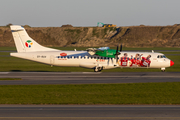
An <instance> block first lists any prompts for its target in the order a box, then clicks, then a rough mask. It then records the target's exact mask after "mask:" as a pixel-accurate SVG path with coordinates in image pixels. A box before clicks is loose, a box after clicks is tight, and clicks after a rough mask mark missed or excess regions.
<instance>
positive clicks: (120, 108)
mask: <svg viewBox="0 0 180 120" xmlns="http://www.w3.org/2000/svg"><path fill="white" fill-rule="evenodd" d="M0 78H22V80H0V85H32V84H89V83H140V82H141V83H145V82H180V73H179V72H132V73H131V72H121V73H119V72H118V73H114V72H113V73H111V72H103V73H101V72H100V73H95V72H0ZM0 119H5V120H34V119H36V120H57V119H61V120H178V119H180V105H0Z"/></svg>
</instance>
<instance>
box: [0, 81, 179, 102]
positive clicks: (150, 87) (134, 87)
mask: <svg viewBox="0 0 180 120" xmlns="http://www.w3.org/2000/svg"><path fill="white" fill-rule="evenodd" d="M179 86H180V82H167V83H128V84H81V85H1V86H0V91H1V92H0V104H180V92H179V91H180V87H179Z"/></svg>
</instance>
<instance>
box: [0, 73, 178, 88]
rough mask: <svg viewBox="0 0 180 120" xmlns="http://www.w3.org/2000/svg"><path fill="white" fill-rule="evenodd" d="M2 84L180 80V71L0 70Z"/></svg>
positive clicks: (0, 83)
mask: <svg viewBox="0 0 180 120" xmlns="http://www.w3.org/2000/svg"><path fill="white" fill-rule="evenodd" d="M0 78H1V79H2V78H21V79H22V80H0V85H33V84H90V83H147V82H180V72H121V73H120V72H116V73H114V72H112V73H111V72H102V73H101V72H99V73H95V72H0Z"/></svg>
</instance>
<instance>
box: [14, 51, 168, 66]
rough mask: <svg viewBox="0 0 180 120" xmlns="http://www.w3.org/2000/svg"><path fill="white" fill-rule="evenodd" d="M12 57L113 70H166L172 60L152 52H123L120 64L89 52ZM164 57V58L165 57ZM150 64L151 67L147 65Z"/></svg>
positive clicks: (58, 64)
mask: <svg viewBox="0 0 180 120" xmlns="http://www.w3.org/2000/svg"><path fill="white" fill-rule="evenodd" d="M125 53H127V56H126V58H128V59H126V63H123V60H124V58H123V57H124V54H125ZM137 54H139V55H141V58H140V59H139V60H136V61H139V62H138V64H137V63H135V62H134V59H135V56H136V55H137ZM148 55H151V57H150V58H149V61H150V62H149V63H148V61H146V62H145V61H143V58H144V59H145V58H146V57H147V56H148ZM11 56H14V57H19V58H23V59H28V60H32V61H36V62H41V63H45V64H50V65H55V66H74V67H85V68H95V67H97V66H99V67H103V69H111V68H116V67H133V68H144V67H146V68H166V67H170V59H168V58H166V57H165V56H164V55H163V54H162V53H151V52H125V51H124V52H121V55H119V56H118V62H116V59H115V58H107V57H100V56H97V55H93V56H91V55H90V54H89V53H88V52H87V51H47V52H46V51H43V52H37V51H36V52H28V53H27V52H26V53H25V52H19V53H11ZM163 56H164V57H163ZM145 64H149V65H145Z"/></svg>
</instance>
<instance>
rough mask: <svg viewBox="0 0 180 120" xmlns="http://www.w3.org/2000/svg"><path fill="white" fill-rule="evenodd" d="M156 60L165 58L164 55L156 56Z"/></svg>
mask: <svg viewBox="0 0 180 120" xmlns="http://www.w3.org/2000/svg"><path fill="white" fill-rule="evenodd" d="M157 58H166V56H165V55H158V56H157Z"/></svg>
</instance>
